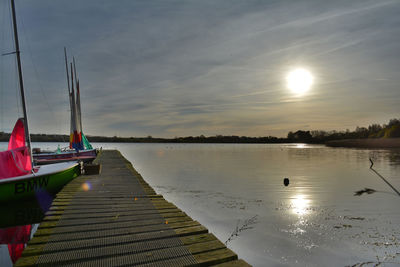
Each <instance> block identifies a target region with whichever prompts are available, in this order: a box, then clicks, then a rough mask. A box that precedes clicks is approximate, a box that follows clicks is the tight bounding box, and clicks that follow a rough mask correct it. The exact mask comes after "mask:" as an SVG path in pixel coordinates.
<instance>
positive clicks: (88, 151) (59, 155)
mask: <svg viewBox="0 0 400 267" xmlns="http://www.w3.org/2000/svg"><path fill="white" fill-rule="evenodd" d="M64 55H65V67H66V71H67V81H68V94H69V103H70V108H71V131H70V139H69V148H70V149H69V150H66V151H61V150H60V149H57V151H56V152H47V153H35V154H33V159H34V161H35V162H36V163H37V164H49V163H55V162H64V161H71V160H78V161H83V162H91V161H93V160H94V159H95V158H96V156H97V150H96V149H94V148H93V147H92V145H91V144H90V143H89V140H88V139H87V138H86V136H85V135H84V134H83V131H82V115H81V100H80V90H79V80H78V79H77V76H76V67H75V59H74V60H73V64H72V63H71V64H70V65H71V86H70V76H69V71H68V62H67V52H66V49H65V48H64ZM74 75H75V81H76V82H75V84H74ZM75 87H76V92H75Z"/></svg>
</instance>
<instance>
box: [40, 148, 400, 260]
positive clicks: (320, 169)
mask: <svg viewBox="0 0 400 267" xmlns="http://www.w3.org/2000/svg"><path fill="white" fill-rule="evenodd" d="M52 145H53V144H44V145H43V146H47V147H51V146H52ZM53 146H54V148H56V147H57V144H54V145H53ZM97 146H102V147H103V148H117V149H119V150H120V151H121V152H122V153H123V155H124V156H125V157H127V159H128V160H130V161H131V162H132V163H133V165H134V167H135V168H136V169H137V170H138V171H139V172H140V173H141V174H142V175H143V177H144V178H145V179H146V181H148V182H149V183H150V184H151V185H152V186H153V187H154V189H155V190H156V191H157V193H160V194H163V195H164V197H165V198H166V199H167V200H168V201H171V202H173V203H174V204H176V205H177V206H178V207H179V208H181V209H182V210H183V211H184V212H186V213H187V214H188V215H189V216H191V217H192V218H193V219H194V220H197V221H199V222H200V223H201V224H203V225H205V226H206V227H207V228H208V229H209V230H210V232H212V233H213V234H215V235H216V236H217V237H218V238H219V239H220V240H221V241H222V242H224V241H226V240H227V239H228V237H229V236H230V235H231V233H232V231H233V229H235V227H236V226H237V225H241V224H242V223H243V222H245V221H246V220H247V219H250V218H252V217H254V216H255V215H257V221H256V223H255V224H253V225H251V226H252V227H251V228H250V229H248V230H245V231H242V232H240V233H239V235H238V237H237V238H235V239H234V240H232V241H231V242H229V243H228V247H229V248H231V249H233V250H234V251H235V252H237V253H238V254H239V257H240V258H243V259H245V260H246V261H248V262H249V263H250V264H253V265H254V266H265V265H269V266H295V265H298V266H306V265H308V266H347V265H348V266H352V265H354V264H362V263H365V262H368V261H372V262H375V263H377V262H378V261H382V262H384V261H386V262H397V263H399V261H400V254H398V253H399V252H400V227H399V225H400V214H399V212H398V205H397V204H398V200H399V199H398V197H397V196H396V195H395V194H393V192H390V188H388V187H387V185H386V184H384V183H383V182H382V181H381V180H380V178H379V177H376V175H375V174H374V173H372V172H371V171H370V170H369V165H370V163H369V157H371V156H374V162H375V165H374V166H375V167H376V169H377V170H378V171H379V172H380V173H381V174H382V175H384V176H385V177H387V178H388V179H390V181H391V182H392V183H393V185H394V186H395V187H397V188H400V172H399V169H400V157H399V155H400V152H399V151H394V150H393V151H391V150H363V149H341V148H327V147H324V146H320V145H302V144H301V145H298V144H276V145H244V144H241V145H235V144H231V145H223V144H220V145H215V144H97ZM284 177H289V179H290V184H289V186H287V187H285V186H284V185H283V178H284ZM365 187H367V188H373V189H375V190H377V192H376V193H374V194H371V195H363V196H359V197H356V196H354V192H355V191H357V190H360V189H364V188H365ZM385 266H391V265H390V264H389V265H388V264H386V265H385Z"/></svg>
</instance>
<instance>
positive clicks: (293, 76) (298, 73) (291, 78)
mask: <svg viewBox="0 0 400 267" xmlns="http://www.w3.org/2000/svg"><path fill="white" fill-rule="evenodd" d="M313 80H314V79H313V76H312V74H311V72H309V71H308V70H306V69H302V68H298V69H294V70H292V71H290V72H289V73H288V75H287V76H286V84H287V87H288V88H289V89H290V90H291V91H292V92H293V93H295V94H296V95H302V94H304V93H305V92H307V91H308V90H310V88H311V86H312V84H313Z"/></svg>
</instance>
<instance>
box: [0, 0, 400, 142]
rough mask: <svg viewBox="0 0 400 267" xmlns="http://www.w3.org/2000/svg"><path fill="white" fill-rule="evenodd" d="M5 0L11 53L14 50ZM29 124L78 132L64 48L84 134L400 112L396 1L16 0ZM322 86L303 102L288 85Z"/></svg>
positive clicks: (289, 126) (3, 80) (0, 24)
mask: <svg viewBox="0 0 400 267" xmlns="http://www.w3.org/2000/svg"><path fill="white" fill-rule="evenodd" d="M9 7H10V4H9V1H8V0H0V30H1V31H0V35H1V36H0V52H1V53H2V54H4V53H8V52H12V51H14V48H13V47H14V45H13V37H12V30H11V24H10V23H11V19H10V10H9ZM16 8H17V19H18V27H19V39H20V47H21V57H22V67H23V74H24V83H25V88H26V95H27V108H28V113H29V115H28V118H29V127H30V130H31V132H32V133H47V134H51V133H58V134H68V133H69V118H70V115H69V103H68V93H67V82H66V74H65V63H64V54H63V49H64V47H67V52H68V56H69V58H70V59H72V56H74V57H75V59H76V66H77V71H78V76H79V80H80V86H81V98H82V99H81V102H82V116H83V131H84V133H85V134H86V135H103V136H104V135H105V136H125V137H129V136H148V135H151V136H153V137H175V136H198V135H205V136H212V135H239V136H242V135H245V136H269V135H272V136H278V137H285V136H286V135H287V133H288V132H289V131H296V130H300V129H301V130H346V129H350V130H354V129H355V127H356V126H368V125H369V124H372V123H379V124H383V123H387V122H388V121H389V119H391V118H399V117H400V116H399V115H400V104H399V103H400V86H399V85H400V75H399V71H400V16H399V15H398V14H400V1H398V0H394V1H393V0H381V1H375V0H373V1H368V0H363V1H359V0H352V1H348V0H343V1H341V0H337V1H320V0H297V1H286V0H277V1H272V0H263V1H261V0H246V1H244V0H240V1H239V0H197V1H194V0H179V1H178V0H141V1H138V0H116V1H109V0H85V1H80V0H69V1H60V0H35V1H29V0H16ZM296 68H303V69H307V70H308V71H309V72H310V73H311V74H312V76H313V84H312V86H311V88H310V90H309V91H307V92H306V93H304V94H302V95H297V94H294V93H293V92H292V91H290V90H289V89H288V88H287V85H286V83H287V82H286V77H287V75H288V73H289V72H290V71H291V70H293V69H296ZM16 75H17V74H16V63H15V56H13V55H7V56H2V57H0V131H5V132H10V131H11V129H12V127H13V125H14V123H15V121H16V119H17V118H18V117H19V116H21V114H22V111H21V104H20V103H19V95H18V87H17V85H18V80H17V76H16Z"/></svg>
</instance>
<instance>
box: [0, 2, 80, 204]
mask: <svg viewBox="0 0 400 267" xmlns="http://www.w3.org/2000/svg"><path fill="white" fill-rule="evenodd" d="M11 11H12V21H13V28H14V42H15V50H16V51H15V52H14V54H16V58H17V68H18V78H19V88H20V92H21V102H22V109H23V118H19V119H18V120H17V122H16V124H15V126H14V129H13V131H12V133H11V136H10V140H9V143H8V149H7V150H6V151H2V152H0V202H11V201H14V200H19V199H27V198H34V197H37V198H39V197H40V195H41V194H42V193H43V192H45V193H49V194H54V193H56V192H58V191H59V190H60V189H61V188H62V187H63V186H64V185H65V184H66V183H68V182H69V181H70V180H72V179H74V178H75V177H77V176H78V175H80V173H81V167H80V164H79V163H77V162H64V163H57V164H53V165H47V166H35V165H34V163H33V161H32V152H31V140H30V134H29V128H28V116H27V109H26V103H25V92H24V83H23V78H22V66H21V57H20V50H19V41H18V30H17V21H16V16H15V4H14V0H11Z"/></svg>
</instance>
